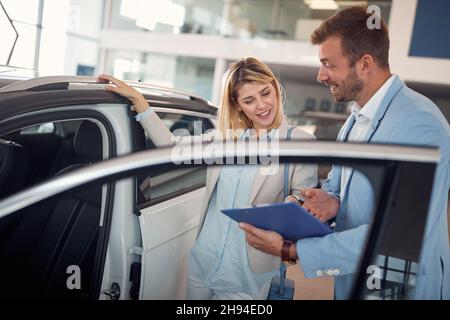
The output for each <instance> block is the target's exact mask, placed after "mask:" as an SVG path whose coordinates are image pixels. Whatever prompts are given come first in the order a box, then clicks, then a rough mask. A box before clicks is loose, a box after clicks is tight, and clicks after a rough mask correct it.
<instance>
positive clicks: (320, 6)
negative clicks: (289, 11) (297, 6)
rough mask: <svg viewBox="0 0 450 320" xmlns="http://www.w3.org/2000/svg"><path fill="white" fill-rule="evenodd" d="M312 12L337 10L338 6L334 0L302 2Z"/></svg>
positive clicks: (307, 0)
mask: <svg viewBox="0 0 450 320" xmlns="http://www.w3.org/2000/svg"><path fill="white" fill-rule="evenodd" d="M303 2H304V3H306V4H307V5H308V7H309V8H310V9H313V10H337V9H338V5H337V3H336V2H335V1H334V0H303Z"/></svg>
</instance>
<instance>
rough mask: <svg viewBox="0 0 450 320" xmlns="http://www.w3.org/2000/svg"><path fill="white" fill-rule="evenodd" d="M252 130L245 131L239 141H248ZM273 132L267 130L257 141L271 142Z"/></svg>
mask: <svg viewBox="0 0 450 320" xmlns="http://www.w3.org/2000/svg"><path fill="white" fill-rule="evenodd" d="M252 130H253V128H249V129H246V130H245V132H244V133H243V134H242V136H241V140H244V141H247V140H249V139H250V136H251V133H252ZM274 131H275V130H268V131H267V132H266V133H265V134H263V135H262V136H260V137H259V139H267V140H268V141H271V140H272V137H273V133H274Z"/></svg>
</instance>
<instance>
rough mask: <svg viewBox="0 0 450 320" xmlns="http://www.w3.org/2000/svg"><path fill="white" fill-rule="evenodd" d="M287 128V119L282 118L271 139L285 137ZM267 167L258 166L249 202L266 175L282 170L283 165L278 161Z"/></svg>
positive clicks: (253, 197)
mask: <svg viewBox="0 0 450 320" xmlns="http://www.w3.org/2000/svg"><path fill="white" fill-rule="evenodd" d="M288 129H289V123H288V122H287V120H283V122H282V123H281V126H280V128H279V129H277V131H276V132H274V134H273V135H272V140H275V139H279V140H284V139H286V136H287V132H288ZM268 168H269V166H262V165H260V166H259V168H258V171H257V174H256V175H255V178H254V180H253V186H252V192H251V193H250V198H249V203H253V201H254V200H255V197H256V195H257V194H258V192H259V190H260V189H261V187H262V185H263V184H264V181H265V180H266V179H267V176H269V175H273V174H276V171H280V170H282V171H283V170H284V165H281V164H280V163H278V164H276V165H271V166H270V169H268ZM263 170H264V171H263ZM267 170H269V171H267ZM283 172H284V171H283Z"/></svg>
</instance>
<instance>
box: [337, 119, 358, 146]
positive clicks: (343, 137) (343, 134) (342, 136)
mask: <svg viewBox="0 0 450 320" xmlns="http://www.w3.org/2000/svg"><path fill="white" fill-rule="evenodd" d="M354 124H355V116H354V115H353V113H352V114H350V116H349V117H348V118H347V120H346V121H345V123H344V125H343V126H342V129H341V131H340V132H339V134H338V136H337V138H336V141H347V138H348V135H349V133H350V130H351V129H352V128H353V125H354Z"/></svg>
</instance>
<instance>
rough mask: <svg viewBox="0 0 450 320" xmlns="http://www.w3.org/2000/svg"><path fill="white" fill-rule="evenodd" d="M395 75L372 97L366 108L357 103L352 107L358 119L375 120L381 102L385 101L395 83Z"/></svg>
mask: <svg viewBox="0 0 450 320" xmlns="http://www.w3.org/2000/svg"><path fill="white" fill-rule="evenodd" d="M394 79H395V75H391V76H390V77H389V79H387V80H386V81H385V82H384V83H383V85H382V86H381V87H380V88H379V89H378V90H377V91H376V92H375V93H374V94H373V95H372V97H370V99H369V101H367V103H366V104H365V105H364V107H363V108H362V107H360V106H359V105H358V104H357V103H356V102H354V103H353V105H352V113H353V112H355V113H354V114H355V117H356V119H358V118H360V117H361V116H362V117H364V118H365V119H368V120H370V121H372V120H373V119H374V118H375V115H376V113H377V111H378V108H379V106H380V104H381V102H382V101H383V99H384V96H385V95H386V93H387V92H388V90H389V88H390V87H391V85H392V83H393V82H394Z"/></svg>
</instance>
